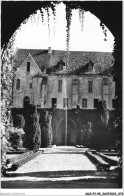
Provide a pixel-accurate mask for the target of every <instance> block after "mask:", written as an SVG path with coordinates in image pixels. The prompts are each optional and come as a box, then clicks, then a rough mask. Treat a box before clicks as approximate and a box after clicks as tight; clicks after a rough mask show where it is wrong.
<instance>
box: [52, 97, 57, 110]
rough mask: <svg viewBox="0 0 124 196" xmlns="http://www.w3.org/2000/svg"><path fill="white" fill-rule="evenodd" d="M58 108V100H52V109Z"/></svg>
mask: <svg viewBox="0 0 124 196" xmlns="http://www.w3.org/2000/svg"><path fill="white" fill-rule="evenodd" d="M53 107H57V98H52V108H53Z"/></svg>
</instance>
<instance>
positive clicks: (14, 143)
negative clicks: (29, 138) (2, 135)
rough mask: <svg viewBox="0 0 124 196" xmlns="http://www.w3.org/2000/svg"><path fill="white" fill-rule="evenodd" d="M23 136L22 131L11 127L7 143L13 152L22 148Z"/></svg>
mask: <svg viewBox="0 0 124 196" xmlns="http://www.w3.org/2000/svg"><path fill="white" fill-rule="evenodd" d="M23 134H24V131H23V129H22V128H20V129H18V128H15V127H13V128H12V129H11V131H10V134H9V142H10V144H11V147H12V148H13V149H15V150H18V149H19V148H22V146H23V141H22V136H23Z"/></svg>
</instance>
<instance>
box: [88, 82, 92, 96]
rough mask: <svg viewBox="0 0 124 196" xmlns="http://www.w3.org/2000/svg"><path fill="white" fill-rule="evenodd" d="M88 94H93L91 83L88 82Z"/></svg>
mask: <svg viewBox="0 0 124 196" xmlns="http://www.w3.org/2000/svg"><path fill="white" fill-rule="evenodd" d="M88 92H89V93H92V92H93V81H88Z"/></svg>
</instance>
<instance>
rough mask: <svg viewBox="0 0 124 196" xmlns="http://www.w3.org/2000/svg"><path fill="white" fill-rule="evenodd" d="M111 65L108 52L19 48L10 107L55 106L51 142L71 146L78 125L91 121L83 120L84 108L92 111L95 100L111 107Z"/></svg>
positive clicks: (111, 57) (39, 107) (112, 92)
mask: <svg viewBox="0 0 124 196" xmlns="http://www.w3.org/2000/svg"><path fill="white" fill-rule="evenodd" d="M112 65H113V56H112V54H111V53H100V52H99V53H98V52H74V51H72V52H69V53H68V52H66V51H55V50H53V51H52V50H51V48H48V50H24V49H19V50H18V51H17V54H16V56H15V66H16V68H17V70H16V72H15V78H14V85H13V107H14V108H25V107H26V106H27V105H28V104H29V103H33V104H35V105H36V106H37V108H38V109H41V110H42V109H48V110H50V109H51V108H53V107H55V108H56V111H55V112H53V113H54V114H52V116H53V119H52V126H53V132H54V134H53V135H54V144H57V145H74V144H76V143H78V142H77V140H78V139H77V138H80V136H79V137H78V136H77V134H79V135H80V134H81V133H79V132H80V131H81V127H82V126H85V125H86V124H87V123H88V121H89V120H90V121H92V119H89V120H87V122H86V120H85V122H83V119H85V118H83V117H82V116H83V115H85V111H86V110H89V111H94V110H96V108H97V106H98V103H99V101H102V102H104V103H105V104H106V108H107V109H108V110H109V111H111V110H113V109H114V105H113V103H114V99H115V82H114V81H113V76H112V74H111V68H112ZM77 106H78V107H79V108H80V111H81V112H79V110H77V109H76V108H77ZM77 113H78V116H77V117H76V116H75V115H77ZM79 113H80V114H79ZM77 119H78V120H77ZM79 121H80V122H82V123H79ZM79 124H81V125H79ZM65 130H66V135H65ZM78 130H79V131H78ZM65 140H66V141H65Z"/></svg>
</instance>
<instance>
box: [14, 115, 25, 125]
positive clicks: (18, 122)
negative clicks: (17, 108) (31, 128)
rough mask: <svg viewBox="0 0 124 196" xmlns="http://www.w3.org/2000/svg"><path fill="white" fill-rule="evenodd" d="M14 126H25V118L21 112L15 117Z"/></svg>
mask: <svg viewBox="0 0 124 196" xmlns="http://www.w3.org/2000/svg"><path fill="white" fill-rule="evenodd" d="M13 126H14V127H17V128H18V129H19V128H24V126H25V119H24V117H23V116H22V115H21V114H17V115H16V116H15V118H14V119H13Z"/></svg>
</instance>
